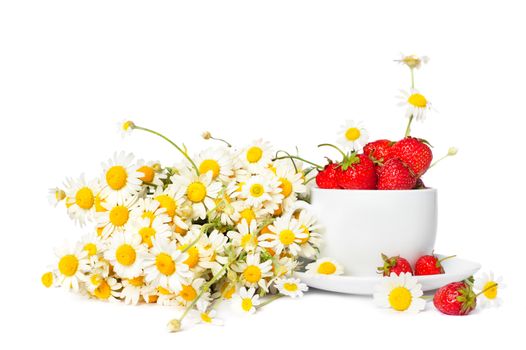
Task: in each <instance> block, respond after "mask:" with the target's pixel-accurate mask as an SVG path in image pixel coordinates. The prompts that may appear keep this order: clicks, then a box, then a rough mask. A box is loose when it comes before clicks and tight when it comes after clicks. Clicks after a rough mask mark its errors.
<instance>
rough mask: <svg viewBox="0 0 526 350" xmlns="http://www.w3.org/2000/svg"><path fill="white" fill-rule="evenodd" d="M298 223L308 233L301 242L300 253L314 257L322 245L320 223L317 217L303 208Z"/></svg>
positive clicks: (306, 256)
mask: <svg viewBox="0 0 526 350" xmlns="http://www.w3.org/2000/svg"><path fill="white" fill-rule="evenodd" d="M298 223H299V225H300V229H301V230H302V231H303V232H304V233H305V234H306V237H305V238H303V239H302V240H301V242H300V248H301V253H300V255H301V256H303V257H305V258H313V257H315V256H316V254H318V249H319V247H320V245H321V241H322V238H321V234H320V229H321V227H320V225H318V222H317V220H316V217H315V216H314V215H312V213H310V212H309V211H307V210H301V211H300V213H299V215H298Z"/></svg>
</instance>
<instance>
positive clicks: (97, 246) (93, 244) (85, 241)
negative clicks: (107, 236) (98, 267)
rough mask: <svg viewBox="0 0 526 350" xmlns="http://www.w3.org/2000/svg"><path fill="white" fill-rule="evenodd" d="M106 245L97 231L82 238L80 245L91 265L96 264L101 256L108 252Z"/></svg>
mask: <svg viewBox="0 0 526 350" xmlns="http://www.w3.org/2000/svg"><path fill="white" fill-rule="evenodd" d="M105 243H106V241H103V240H102V239H101V237H100V236H99V235H98V234H97V232H95V231H93V232H91V233H88V234H85V235H84V236H82V237H81V239H80V245H81V246H82V249H83V250H84V251H86V253H87V258H88V259H89V261H90V264H93V263H95V262H96V260H98V256H99V255H101V256H102V255H103V253H104V251H105V250H106V244H105Z"/></svg>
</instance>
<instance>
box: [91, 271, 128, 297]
mask: <svg viewBox="0 0 526 350" xmlns="http://www.w3.org/2000/svg"><path fill="white" fill-rule="evenodd" d="M121 288H122V284H120V283H119V282H117V280H116V279H115V278H113V277H109V278H106V279H103V280H102V281H101V282H100V284H99V286H98V287H97V288H95V290H94V291H93V295H94V296H95V297H96V298H97V299H99V300H106V301H118V300H119V298H120V296H121V295H120V293H119V290H120V289H121Z"/></svg>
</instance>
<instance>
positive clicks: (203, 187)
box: [171, 168, 222, 219]
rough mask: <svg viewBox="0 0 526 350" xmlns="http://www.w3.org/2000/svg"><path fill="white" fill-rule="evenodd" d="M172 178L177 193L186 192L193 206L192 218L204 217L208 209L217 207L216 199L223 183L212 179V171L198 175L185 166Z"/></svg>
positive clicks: (188, 201) (187, 199) (186, 196)
mask: <svg viewBox="0 0 526 350" xmlns="http://www.w3.org/2000/svg"><path fill="white" fill-rule="evenodd" d="M171 180H172V183H173V186H174V188H175V189H176V190H177V193H178V194H179V195H180V194H184V196H185V198H186V201H187V203H188V204H189V205H190V207H191V208H192V213H191V217H192V218H200V219H204V218H206V213H207V211H208V210H211V209H213V208H215V199H216V198H217V195H218V194H219V191H220V190H221V186H222V185H221V183H220V182H218V181H213V180H212V172H210V171H209V172H207V173H206V174H201V175H199V176H198V175H196V174H195V172H193V171H191V170H190V169H187V168H184V169H183V170H181V173H180V174H177V175H174V176H172V177H171Z"/></svg>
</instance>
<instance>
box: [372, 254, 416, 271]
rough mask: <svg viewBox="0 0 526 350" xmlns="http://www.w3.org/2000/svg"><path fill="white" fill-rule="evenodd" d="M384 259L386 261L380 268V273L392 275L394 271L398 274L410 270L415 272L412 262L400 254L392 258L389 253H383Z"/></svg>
mask: <svg viewBox="0 0 526 350" xmlns="http://www.w3.org/2000/svg"><path fill="white" fill-rule="evenodd" d="M382 260H383V261H384V266H380V267H379V268H378V273H381V274H383V275H384V276H390V275H391V273H392V272H394V273H395V274H396V275H397V276H398V275H400V274H401V273H402V272H409V273H411V274H413V269H412V268H411V264H409V261H407V260H406V259H404V258H402V257H400V256H393V257H391V258H389V257H387V255H385V254H382Z"/></svg>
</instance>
